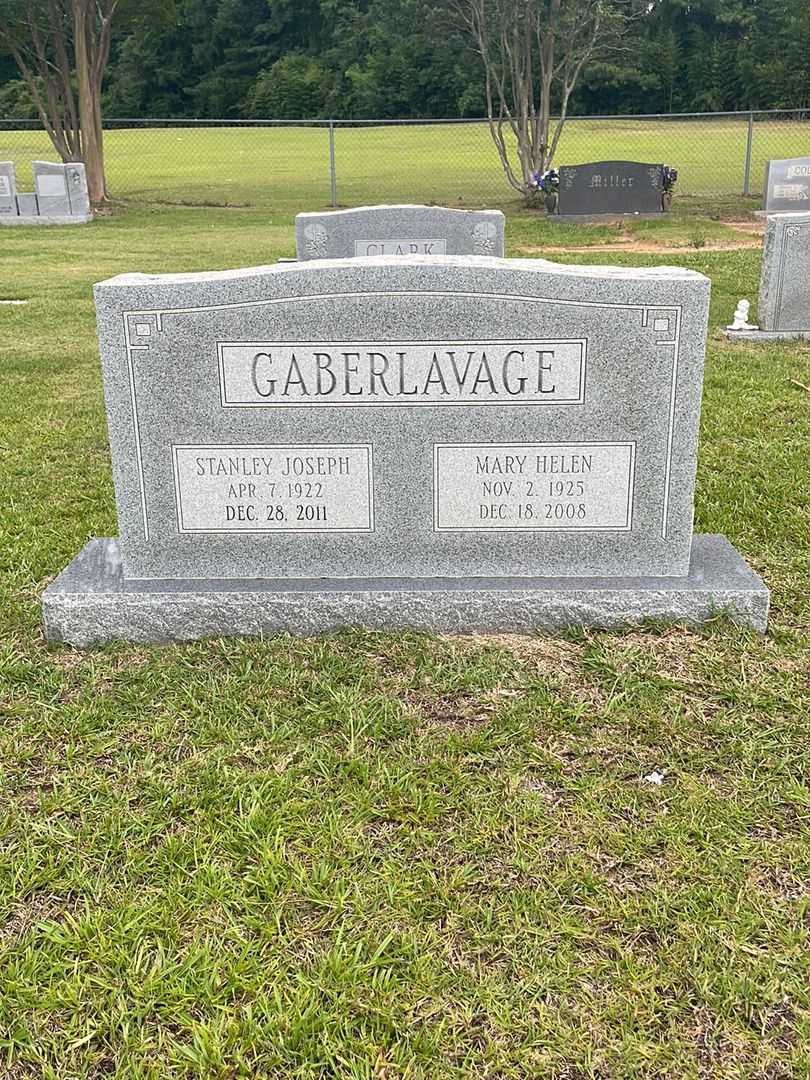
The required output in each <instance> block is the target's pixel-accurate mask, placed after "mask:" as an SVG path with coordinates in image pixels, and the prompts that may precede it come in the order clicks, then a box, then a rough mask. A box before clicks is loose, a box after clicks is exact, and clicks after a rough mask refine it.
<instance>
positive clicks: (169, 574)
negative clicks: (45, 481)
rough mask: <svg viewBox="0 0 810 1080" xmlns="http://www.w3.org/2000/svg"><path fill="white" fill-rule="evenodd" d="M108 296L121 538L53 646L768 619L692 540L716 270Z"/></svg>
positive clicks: (710, 540) (578, 269)
mask: <svg viewBox="0 0 810 1080" xmlns="http://www.w3.org/2000/svg"><path fill="white" fill-rule="evenodd" d="M95 298H96V308H97V315H98V326H99V336H100V346H101V356H102V365H103V373H104V386H105V400H106V406H107V419H108V428H109V433H110V443H111V450H112V464H113V478H114V483H115V491H116V503H117V508H118V522H119V532H120V538H119V539H117V540H114V539H97V540H93V541H91V542H90V543H89V544H88V545H87V547H86V548H85V549H84V551H83V552H82V553H81V554H80V555H79V556H78V557H77V558H76V560H75V561H74V562H73V564H72V565H71V566H70V567H69V568H68V569H67V570H66V571H65V572H64V573H63V574H62V575H60V577H59V578H58V579H57V580H56V581H55V582H54V583H53V584H52V585H50V586H49V587H48V589H47V590H46V591H45V594H44V597H43V611H44V620H45V630H46V634H47V636H48V638H49V639H52V640H65V641H71V642H74V643H76V644H81V645H84V644H89V643H91V642H99V641H109V640H111V639H114V638H127V639H130V640H139V641H167V640H188V639H192V638H195V637H200V636H204V635H211V634H261V633H266V632H271V631H273V630H282V629H283V630H290V631H293V632H295V633H302V634H307V633H315V632H320V631H324V630H329V629H333V628H336V627H339V626H366V627H371V628H388V629H399V628H405V627H414V628H418V629H426V630H434V631H497V630H513V631H519V630H532V629H535V628H537V627H545V628H549V629H551V628H559V627H563V626H569V625H609V626H612V625H622V624H625V623H628V622H630V623H632V622H637V621H639V620H642V619H645V618H675V619H686V620H690V621H693V622H700V621H702V620H705V619H707V618H710V617H712V616H713V615H714V614H715V613H716V611H718V610H727V611H729V612H730V613H731V615H732V617H733V618H735V619H737V620H738V621H739V622H742V623H745V624H748V625H752V626H756V627H758V628H760V629H763V628H764V626H765V622H766V618H767V608H768V592H767V589H765V587H764V586H763V584H762V582H761V581H760V580H759V579H758V578H757V577H756V575H755V574H753V572H752V571H751V570H750V569H749V568H748V567H747V566H746V564H745V563H744V562H743V561H742V559H741V558H740V556H739V555H738V554H737V553H736V552H735V551H734V549H733V548H732V547H731V546H730V545H729V544H728V542H727V541H725V540H724V539H723V538H722V537H717V536H702V537H693V534H692V520H693V498H694V481H695V469H696V457H697V436H698V420H699V414H700V401H701V388H702V376H703V359H704V351H705V341H706V326H707V312H708V301H709V281H708V279H707V278H705V277H703V276H702V275H701V274H697V273H695V272H693V271H689V270H683V269H668V268H656V269H632V268H625V267H582V266H561V265H557V264H553V263H546V262H542V261H540V260H534V259H527V260H505V259H492V258H475V257H470V256H465V257H454V256H441V255H439V256H428V257H426V256H419V255H414V256H409V257H389V258H353V259H342V260H329V261H327V262H318V261H310V262H307V263H293V264H286V265H282V266H274V267H270V268H267V267H261V268H256V269H253V270H242V271H229V272H225V273H215V274H181V275H176V276H173V275H165V276H146V275H141V274H126V275H122V276H121V277H117V278H113V279H112V280H110V281H106V282H102V283H101V284H100V285H97V286H96V289H95Z"/></svg>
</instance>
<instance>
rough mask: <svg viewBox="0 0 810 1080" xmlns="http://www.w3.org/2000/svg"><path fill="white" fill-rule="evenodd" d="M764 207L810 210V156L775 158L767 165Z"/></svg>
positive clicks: (773, 209)
mask: <svg viewBox="0 0 810 1080" xmlns="http://www.w3.org/2000/svg"><path fill="white" fill-rule="evenodd" d="M764 200H765V201H764V209H765V210H767V211H779V210H787V211H793V212H794V213H802V212H805V213H806V212H807V211H808V210H810V157H799V158H775V159H772V160H771V161H769V162H767V164H766V166H765V184H764Z"/></svg>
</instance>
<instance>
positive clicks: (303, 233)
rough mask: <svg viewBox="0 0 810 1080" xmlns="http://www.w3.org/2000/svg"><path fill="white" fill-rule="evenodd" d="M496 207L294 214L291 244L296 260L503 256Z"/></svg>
mask: <svg viewBox="0 0 810 1080" xmlns="http://www.w3.org/2000/svg"><path fill="white" fill-rule="evenodd" d="M503 227H504V216H503V214H502V213H501V211H500V210H450V209H447V208H446V207H443V206H359V207H356V208H355V209H353V210H335V211H331V212H329V213H323V214H298V215H297V217H296V219H295V246H296V253H297V255H298V258H299V259H300V260H305V259H348V258H354V257H360V256H362V257H368V256H374V255H496V256H498V257H501V256H502V255H503Z"/></svg>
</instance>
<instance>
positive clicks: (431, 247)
mask: <svg viewBox="0 0 810 1080" xmlns="http://www.w3.org/2000/svg"><path fill="white" fill-rule="evenodd" d="M354 254H355V255H357V256H372V255H446V254H447V241H446V240H355V242H354Z"/></svg>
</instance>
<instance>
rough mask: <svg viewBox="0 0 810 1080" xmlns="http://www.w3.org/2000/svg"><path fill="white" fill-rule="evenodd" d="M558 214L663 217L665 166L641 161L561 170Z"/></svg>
mask: <svg viewBox="0 0 810 1080" xmlns="http://www.w3.org/2000/svg"><path fill="white" fill-rule="evenodd" d="M559 174H560V186H559V194H558V204H557V205H558V208H559V209H558V212H559V213H560V214H561V215H563V216H565V215H568V214H661V213H663V203H662V197H663V194H664V166H663V165H650V164H645V163H644V162H640V161H593V162H588V163H586V164H584V165H563V166H561V167H560V169H559Z"/></svg>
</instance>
